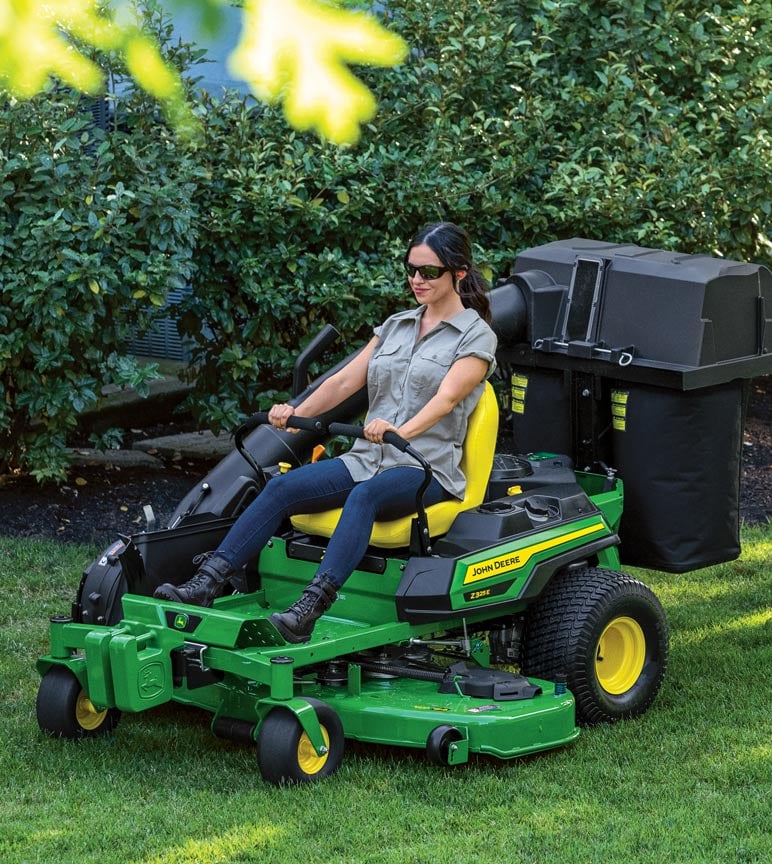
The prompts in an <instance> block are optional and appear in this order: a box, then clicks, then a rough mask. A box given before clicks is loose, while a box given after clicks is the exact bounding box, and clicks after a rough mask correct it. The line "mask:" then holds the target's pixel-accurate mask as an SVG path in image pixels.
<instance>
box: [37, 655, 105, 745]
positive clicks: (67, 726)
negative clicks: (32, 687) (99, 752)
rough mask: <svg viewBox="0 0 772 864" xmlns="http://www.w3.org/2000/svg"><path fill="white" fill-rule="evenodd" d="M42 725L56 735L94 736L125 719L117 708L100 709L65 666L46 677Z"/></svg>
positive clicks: (39, 704)
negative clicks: (122, 718)
mask: <svg viewBox="0 0 772 864" xmlns="http://www.w3.org/2000/svg"><path fill="white" fill-rule="evenodd" d="M36 711H37V718H38V725H39V726H40V728H41V730H42V731H43V732H46V733H48V734H49V735H53V736H55V737H56V738H93V737H96V736H98V735H106V734H107V733H108V732H112V731H113V729H115V727H116V726H117V725H118V721H119V720H120V719H121V712H120V711H119V710H118V709H117V708H105V709H102V710H100V709H98V708H96V707H94V704H93V703H92V701H91V700H90V699H89V698H88V696H87V694H86V691H85V690H84V689H83V688H82V687H81V686H80V682H79V681H78V679H77V678H76V677H75V675H73V673H72V672H70V670H69V669H67V668H66V667H65V666H52V667H51V668H50V669H49V670H48V672H46V674H45V675H44V676H43V679H42V681H41V682H40V688H39V689H38V697H37V703H36Z"/></svg>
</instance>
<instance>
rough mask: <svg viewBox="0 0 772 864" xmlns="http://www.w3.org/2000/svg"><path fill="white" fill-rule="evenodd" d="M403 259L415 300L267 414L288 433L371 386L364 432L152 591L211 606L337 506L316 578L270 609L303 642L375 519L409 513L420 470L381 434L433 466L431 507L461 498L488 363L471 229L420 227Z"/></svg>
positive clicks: (307, 468)
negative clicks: (292, 521) (300, 516)
mask: <svg viewBox="0 0 772 864" xmlns="http://www.w3.org/2000/svg"><path fill="white" fill-rule="evenodd" d="M404 264H405V269H406V270H407V278H408V284H409V285H410V288H411V289H412V291H413V295H414V296H415V299H416V301H417V303H418V306H417V307H416V308H414V309H411V310H409V311H407V312H400V313H398V314H396V315H392V316H391V317H390V318H388V319H387V320H386V321H385V322H384V323H383V324H382V325H381V326H380V327H376V328H375V330H374V333H375V335H374V336H373V338H372V339H371V340H370V342H369V343H368V344H367V345H366V347H365V348H364V349H363V350H362V351H361V352H360V353H359V354H357V356H356V357H354V358H353V359H352V360H351V362H350V363H348V364H347V365H346V366H344V367H343V368H342V369H341V370H339V371H338V372H337V373H336V374H334V375H332V376H331V377H329V378H327V379H326V380H325V381H324V382H323V383H322V384H321V385H320V386H319V387H318V388H317V389H316V390H315V391H314V392H313V393H312V394H311V395H310V396H308V398H307V399H305V400H304V401H303V402H301V403H300V404H299V405H297V406H295V407H292V406H290V405H274V406H273V407H272V408H271V410H270V412H269V413H268V419H269V422H270V423H271V424H272V425H273V426H275V427H276V428H277V429H286V428H287V420H288V418H289V417H291V416H292V415H293V414H295V415H297V416H299V417H315V416H317V415H319V414H322V413H324V412H325V411H328V410H330V409H331V408H333V407H334V406H336V405H339V404H340V403H341V402H343V401H344V400H345V399H347V398H348V397H349V396H351V395H352V394H354V393H356V392H357V391H358V390H359V389H361V388H362V387H363V386H364V385H365V384H366V385H367V388H368V399H369V410H368V414H367V418H366V421H365V426H364V437H365V439H366V440H359V441H357V442H356V444H355V445H354V447H353V448H352V449H351V450H350V451H349V452H348V453H346V454H344V455H342V456H340V457H337V458H334V459H326V460H322V461H320V462H315V463H313V464H309V465H304V466H302V467H300V468H297V469H295V470H294V471H290V472H288V473H287V474H283V475H280V476H278V477H275V478H273V479H272V480H270V481H269V482H268V484H267V485H266V487H265V489H264V490H263V491H262V492H261V493H260V495H259V496H258V497H257V498H256V499H255V500H254V501H253V502H252V503H251V504H250V505H249V507H248V508H247V509H246V510H245V511H244V513H243V514H242V515H241V516H240V517H239V519H238V520H237V521H236V523H235V524H234V526H233V527H232V528H231V530H230V531H229V532H228V534H227V536H226V537H225V539H224V540H223V542H222V543H221V544H220V546H219V547H218V548H217V549H216V550H215V551H214V552H213V553H210V554H208V555H207V556H205V559H206V560H205V561H204V563H203V564H202V565H201V566H200V567H199V569H198V571H197V572H196V574H195V575H194V576H193V577H192V578H191V579H190V580H189V581H188V582H186V583H185V584H184V585H180V586H177V587H175V586H174V585H171V584H168V583H167V584H165V585H161V586H160V587H159V588H157V589H156V591H155V596H156V597H160V598H163V599H166V600H174V601H177V602H182V603H192V604H196V605H199V606H209V605H210V604H211V603H212V601H213V600H214V599H215V598H216V597H218V596H220V595H221V594H222V593H223V590H224V588H225V586H226V584H227V583H228V581H229V580H230V579H231V578H232V577H233V576H234V575H236V573H237V572H238V571H239V570H240V569H241V568H242V567H243V566H244V565H245V564H246V563H247V562H248V561H249V560H250V559H251V558H253V557H254V556H256V555H257V554H258V553H259V551H260V550H261V549H262V547H263V546H264V544H265V543H267V542H268V540H269V539H270V538H271V536H273V534H274V533H275V531H276V530H277V529H278V527H279V525H280V524H281V523H282V521H283V520H284V519H286V518H287V517H288V516H291V515H293V514H295V513H313V512H320V511H323V510H329V509H332V508H335V507H340V506H341V505H343V513H342V515H341V517H340V520H339V522H338V525H337V527H336V529H335V532H334V533H333V535H332V537H331V538H330V541H329V545H328V547H327V550H326V552H325V555H324V559H323V561H322V562H321V564H320V565H319V569H318V570H317V573H316V575H315V576H314V578H313V580H312V581H311V583H310V584H309V585H308V586H307V587H306V588H305V590H304V591H303V594H302V596H301V597H300V599H299V600H297V601H296V602H295V603H293V604H292V605H291V606H290V607H289V608H288V609H286V610H285V611H284V612H281V613H275V614H273V615H271V620H272V621H273V623H274V624H275V626H276V627H277V629H278V630H279V632H280V633H281V634H282V636H283V637H284V638H285V639H286V640H287V641H288V642H307V641H308V640H309V639H310V637H311V632H312V631H313V627H314V624H315V622H316V620H317V619H318V618H319V617H320V616H321V615H322V614H323V613H324V612H326V611H327V610H328V609H329V608H330V606H331V605H332V603H333V601H334V600H335V599H336V598H337V591H338V589H339V588H340V587H341V585H343V583H344V582H345V581H346V579H347V578H348V577H349V576H350V574H351V573H352V571H353V570H354V569H355V568H356V566H357V564H358V563H359V561H360V560H361V559H362V557H363V555H364V553H365V550H366V549H367V545H368V541H369V538H370V533H371V531H372V526H373V523H374V522H375V521H376V520H378V519H386V520H389V519H396V518H399V517H401V516H406V515H408V514H410V513H413V512H414V511H415V496H416V491H417V489H418V487H419V486H420V484H421V482H422V481H423V479H424V473H423V470H421V469H420V468H418V467H417V466H416V463H415V462H414V461H413V460H412V459H411V458H410V457H409V456H406V455H405V454H403V453H401V452H400V451H399V450H397V449H396V448H395V447H391V446H389V445H384V444H383V436H384V433H385V432H387V431H389V430H392V431H394V432H396V433H397V434H399V435H401V436H402V437H403V438H406V439H408V440H410V441H411V443H412V444H413V445H414V447H415V448H416V449H417V450H418V451H420V452H421V453H422V454H423V455H424V457H425V458H426V459H427V460H428V461H429V463H430V464H431V466H432V469H433V472H434V476H433V479H432V482H431V484H430V486H429V487H428V489H427V491H426V492H425V493H424V502H425V503H426V504H427V505H429V504H435V503H437V502H438V501H441V500H443V499H446V498H451V497H454V498H459V499H460V498H463V495H464V489H465V482H466V481H465V478H464V476H463V473H462V471H461V468H460V463H461V452H462V444H463V441H464V437H465V436H466V428H467V421H468V419H469V415H470V414H471V412H472V410H473V409H474V407H475V405H476V404H477V401H478V400H479V398H480V394H481V393H482V388H483V384H484V382H485V379H486V378H487V377H488V376H489V375H490V374H491V372H492V371H493V369H494V368H495V360H494V354H495V350H496V337H495V335H494V333H493V331H492V330H491V328H490V326H489V321H490V307H489V304H488V298H487V296H486V286H485V281H484V279H483V278H482V276H481V275H480V273H479V271H478V270H477V269H476V268H475V266H474V264H473V262H472V248H471V243H470V241H469V237H468V235H467V233H466V232H465V231H464V230H463V229H462V228H459V227H458V226H456V225H454V224H452V223H450V222H440V223H437V224H434V225H429V226H427V227H426V228H424V229H422V230H421V231H420V232H419V233H418V234H417V235H416V237H415V238H414V239H413V241H412V242H411V244H410V246H409V247H408V251H407V254H406V255H405V259H404ZM378 445H380V446H378Z"/></svg>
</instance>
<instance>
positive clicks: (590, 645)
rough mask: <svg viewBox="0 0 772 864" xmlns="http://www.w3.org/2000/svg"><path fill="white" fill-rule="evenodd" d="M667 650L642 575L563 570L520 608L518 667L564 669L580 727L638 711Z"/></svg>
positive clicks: (545, 673) (540, 672)
mask: <svg viewBox="0 0 772 864" xmlns="http://www.w3.org/2000/svg"><path fill="white" fill-rule="evenodd" d="M667 657H668V624H667V619H666V617H665V612H664V610H663V609H662V605H661V604H660V602H659V600H658V599H657V597H656V596H655V595H654V593H653V592H652V591H651V590H650V589H649V588H648V587H647V586H646V585H644V584H643V583H642V582H639V581H638V580H637V579H633V578H632V577H630V576H627V575H626V574H624V573H618V572H617V571H615V570H605V569H601V568H595V567H586V568H583V569H581V570H568V571H564V572H563V573H560V574H559V575H558V576H556V577H555V578H554V579H553V580H552V582H551V583H550V584H549V586H548V587H547V589H546V591H545V592H544V593H543V594H542V596H541V597H540V598H539V600H538V601H537V603H535V604H534V605H533V606H532V607H531V608H530V609H529V610H528V611H527V613H526V619H525V627H524V631H523V642H522V651H521V667H522V670H523V674H525V675H530V676H533V677H535V678H544V679H546V680H548V681H554V680H556V679H557V678H558V677H560V676H564V677H565V679H566V682H567V684H568V687H569V689H570V690H571V692H572V693H573V695H574V698H575V700H576V716H577V722H579V723H580V724H582V725H585V726H592V725H595V724H596V723H603V722H614V721H616V720H620V719H622V718H630V717H637V716H639V715H641V714H643V713H644V711H646V709H647V708H648V707H649V706H650V705H651V703H652V702H653V701H654V699H655V697H656V696H657V693H658V692H659V689H660V687H661V685H662V680H663V678H664V675H665V668H666V666H667Z"/></svg>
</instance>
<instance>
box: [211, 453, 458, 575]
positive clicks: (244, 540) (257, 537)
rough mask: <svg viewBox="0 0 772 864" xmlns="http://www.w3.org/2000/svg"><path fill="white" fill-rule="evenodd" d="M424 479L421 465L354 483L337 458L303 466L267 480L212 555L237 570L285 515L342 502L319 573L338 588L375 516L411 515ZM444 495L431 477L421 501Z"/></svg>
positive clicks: (362, 550)
mask: <svg viewBox="0 0 772 864" xmlns="http://www.w3.org/2000/svg"><path fill="white" fill-rule="evenodd" d="M423 479H424V472H423V471H422V470H421V469H420V468H411V467H405V466H400V467H396V468H390V469H389V470H388V471H384V472H382V473H381V474H376V475H375V476H374V477H371V478H370V479H369V480H363V481H361V482H359V483H355V482H354V481H353V480H352V479H351V474H350V473H349V470H348V468H346V466H345V465H344V464H343V462H342V461H341V460H340V459H325V460H323V461H321V462H315V463H311V464H309V465H303V466H301V467H300V468H295V469H294V470H292V471H289V472H288V473H286V474H281V475H279V476H278V477H274V478H272V479H271V480H269V482H268V484H267V486H266V487H265V489H263V491H262V492H261V493H260V494H259V495H258V496H257V498H255V500H254V501H253V502H252V503H251V504H250V505H249V507H247V509H246V510H245V511H244V512H243V513H242V514H241V516H239V518H238V519H237V520H236V523H235V524H234V525H233V527H232V528H231V530H230V531H229V532H228V534H227V535H226V537H225V539H224V540H223V541H222V543H221V544H220V545H219V547H218V548H217V550H216V554H217V555H218V556H220V557H221V558H224V559H225V560H226V561H227V562H228V563H229V564H230V565H231V567H233V568H234V570H238V569H239V568H240V567H243V566H244V564H246V563H247V562H248V561H249V560H250V559H251V558H254V557H255V556H256V555H257V554H258V552H260V550H261V549H262V548H263V546H265V544H266V543H267V542H268V540H270V538H271V537H272V536H273V535H274V534H275V533H276V531H277V529H278V528H279V526H280V525H281V523H282V522H283V521H284V519H286V518H287V517H289V516H293V515H294V514H296V513H320V512H322V511H324V510H332V509H333V508H335V507H340V506H343V513H342V514H341V517H340V520H339V521H338V525H337V527H336V529H335V532H334V533H333V535H332V537H331V538H330V542H329V545H328V546H327V551H326V552H325V554H324V562H323V565H320V568H319V571H318V572H323V573H324V575H325V576H326V577H327V578H328V579H329V580H330V581H331V582H333V583H334V584H335V585H337V586H338V587H340V586H341V585H342V584H343V583H344V582H345V581H346V579H348V577H349V576H350V575H351V573H352V571H353V570H354V569H355V568H356V566H357V564H359V562H360V561H361V560H362V557H363V556H364V554H365V551H366V549H367V546H368V543H369V540H370V533H371V531H372V528H373V523H374V522H375V521H376V520H379V519H380V520H390V519H398V518H400V517H401V516H408V515H409V514H411V513H415V496H416V492H417V490H418V487H419V486H420V485H421V483H422V482H423ZM448 497H449V496H448V493H447V492H446V491H445V490H444V489H443V488H442V486H441V485H440V484H439V482H438V481H437V480H436V479H435V478H432V481H431V483H430V484H429V488H428V489H427V490H426V492H425V493H424V504H425V505H427V506H428V505H429V504H436V503H437V502H439V501H442V500H445V499H446V498H448ZM322 568H323V569H322Z"/></svg>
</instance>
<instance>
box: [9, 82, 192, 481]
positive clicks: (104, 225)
mask: <svg viewBox="0 0 772 864" xmlns="http://www.w3.org/2000/svg"><path fill="white" fill-rule="evenodd" d="M124 102H125V105H126V109H127V111H128V112H133V113H134V115H135V116H139V117H145V118H147V119H145V120H144V121H143V128H142V129H141V130H140V133H141V134H134V133H133V132H132V131H131V130H129V129H124V130H113V131H112V132H111V133H110V134H106V133H105V132H103V131H102V130H100V129H99V128H96V127H95V124H94V121H93V117H92V115H91V113H90V111H89V107H90V104H89V103H88V102H86V101H84V100H82V99H81V98H80V97H79V96H77V94H74V93H72V92H70V91H66V90H56V89H52V90H51V92H49V93H47V94H46V95H45V97H41V98H38V99H35V100H32V101H30V102H16V101H13V100H9V101H7V102H6V104H5V108H4V111H3V114H2V121H1V123H0V474H1V473H6V472H8V471H13V470H21V471H29V472H30V473H32V474H33V475H35V476H37V477H38V478H39V479H41V480H42V479H46V478H58V477H61V476H62V472H63V469H64V467H65V465H66V454H65V451H64V445H65V442H66V440H67V436H68V434H69V433H71V432H72V430H73V429H74V428H75V426H76V424H77V420H78V417H79V415H80V414H81V413H82V412H84V411H86V410H88V409H89V408H92V407H93V406H94V405H95V404H96V403H97V402H98V400H99V398H100V395H101V390H102V387H103V386H104V385H105V384H115V385H118V386H132V387H135V388H136V389H137V390H138V391H139V392H142V391H143V390H144V389H146V388H147V381H148V379H149V378H151V377H153V376H154V375H155V374H156V373H155V368H154V366H153V365H146V366H141V365H139V364H138V363H137V362H136V361H135V360H134V359H133V358H131V357H129V356H127V353H126V346H127V343H128V341H129V339H130V337H131V335H132V333H133V328H134V327H136V326H139V327H143V326H146V325H147V324H148V323H149V322H150V320H151V318H152V314H153V310H154V309H157V308H159V307H160V306H162V305H163V303H164V302H165V298H166V295H167V292H168V291H169V289H171V288H175V287H178V286H182V285H184V284H186V283H187V281H188V279H189V277H190V272H191V267H190V262H191V255H192V249H193V245H194V240H195V228H194V226H193V223H192V220H191V216H192V210H191V206H190V203H191V193H192V191H193V185H192V184H191V183H190V181H189V179H188V175H189V173H190V171H189V168H188V166H187V157H186V156H185V154H180V153H179V152H178V147H177V143H176V142H175V140H174V138H173V137H172V136H171V135H170V134H169V133H168V132H167V131H166V130H165V129H164V128H163V126H161V125H160V124H158V123H154V122H153V121H152V115H150V116H148V115H147V104H146V103H145V102H144V97H140V96H138V95H137V94H136V93H134V92H133V91H128V92H127V93H126V96H125V98H124Z"/></svg>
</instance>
